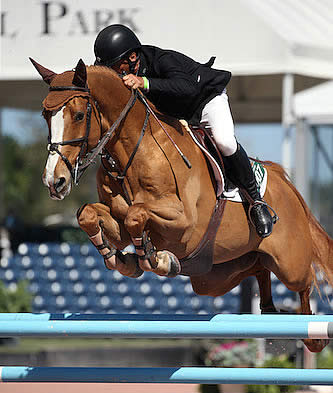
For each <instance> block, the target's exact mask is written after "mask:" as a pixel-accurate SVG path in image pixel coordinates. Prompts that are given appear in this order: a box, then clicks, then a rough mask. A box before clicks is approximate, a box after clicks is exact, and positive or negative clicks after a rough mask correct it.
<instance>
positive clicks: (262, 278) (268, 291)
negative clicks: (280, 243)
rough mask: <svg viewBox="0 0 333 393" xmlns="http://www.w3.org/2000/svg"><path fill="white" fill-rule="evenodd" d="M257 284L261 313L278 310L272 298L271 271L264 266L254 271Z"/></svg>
mask: <svg viewBox="0 0 333 393" xmlns="http://www.w3.org/2000/svg"><path fill="white" fill-rule="evenodd" d="M256 279H257V281H258V286H259V294H260V310H261V313H262V314H266V313H276V312H278V311H277V310H276V308H275V306H274V303H273V298H272V282H271V272H270V271H269V270H267V269H265V268H263V269H262V270H260V271H259V272H258V273H256Z"/></svg>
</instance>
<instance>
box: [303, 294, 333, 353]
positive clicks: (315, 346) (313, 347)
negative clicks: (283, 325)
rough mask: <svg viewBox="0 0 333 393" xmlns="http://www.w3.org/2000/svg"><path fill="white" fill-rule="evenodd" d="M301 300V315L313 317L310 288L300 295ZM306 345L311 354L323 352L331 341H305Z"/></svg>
mask: <svg viewBox="0 0 333 393" xmlns="http://www.w3.org/2000/svg"><path fill="white" fill-rule="evenodd" d="M298 294H299V297H300V300H301V313H302V314H306V315H311V314H312V311H311V307H310V287H309V288H307V289H305V290H304V291H301V292H299V293H298ZM303 342H304V344H305V345H306V346H307V348H308V349H309V351H311V352H321V351H322V350H323V349H324V348H325V347H326V345H327V344H329V340H327V339H309V338H307V339H305V340H303Z"/></svg>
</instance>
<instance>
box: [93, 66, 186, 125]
mask: <svg viewBox="0 0 333 393" xmlns="http://www.w3.org/2000/svg"><path fill="white" fill-rule="evenodd" d="M87 73H88V75H89V74H93V75H96V74H97V75H101V76H104V77H106V78H112V79H114V80H115V81H116V83H119V82H120V76H119V74H118V73H117V72H116V71H114V70H113V69H112V68H109V67H106V66H94V65H90V66H87ZM123 88H124V89H127V88H126V87H125V86H123ZM124 91H125V90H124ZM146 100H147V102H148V104H149V106H150V108H151V109H152V110H153V111H154V113H155V114H156V116H157V117H158V118H159V119H160V120H161V121H163V122H164V123H166V124H168V125H169V126H171V127H174V128H175V129H176V130H177V131H178V132H179V131H180V129H181V125H180V122H179V120H178V119H176V118H174V117H172V116H169V115H166V114H165V113H162V112H161V111H159V110H158V109H157V108H156V106H155V105H154V104H153V103H152V102H151V101H149V100H148V99H147V98H146Z"/></svg>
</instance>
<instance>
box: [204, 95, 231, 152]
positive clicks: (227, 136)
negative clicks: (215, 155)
mask: <svg viewBox="0 0 333 393" xmlns="http://www.w3.org/2000/svg"><path fill="white" fill-rule="evenodd" d="M200 126H201V127H203V128H205V129H207V130H209V131H210V132H211V134H212V135H213V137H214V139H215V142H216V144H217V147H218V148H219V149H220V151H221V153H222V155H224V156H231V155H232V154H234V153H235V152H236V150H237V141H236V138H235V128H234V121H233V119H232V115H231V112H230V107H229V100H228V96H227V93H226V90H224V91H223V93H222V94H221V95H219V96H216V97H214V98H213V99H212V100H211V101H209V102H208V104H206V105H205V107H204V108H203V111H202V117H201V121H200Z"/></svg>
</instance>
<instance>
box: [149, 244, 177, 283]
mask: <svg viewBox="0 0 333 393" xmlns="http://www.w3.org/2000/svg"><path fill="white" fill-rule="evenodd" d="M156 261H157V263H158V264H157V269H155V270H154V273H156V274H159V275H161V276H167V277H176V276H178V274H179V273H180V271H181V266H180V263H179V260H178V258H177V257H176V255H175V254H173V253H172V252H170V251H166V250H165V251H158V252H157V255H156ZM157 270H159V271H157Z"/></svg>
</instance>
